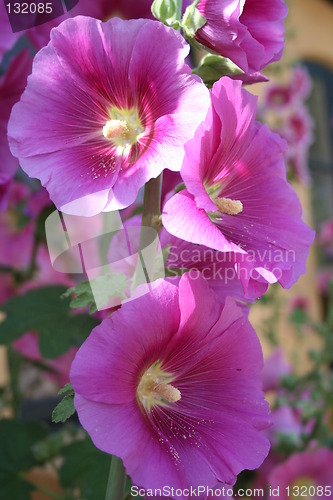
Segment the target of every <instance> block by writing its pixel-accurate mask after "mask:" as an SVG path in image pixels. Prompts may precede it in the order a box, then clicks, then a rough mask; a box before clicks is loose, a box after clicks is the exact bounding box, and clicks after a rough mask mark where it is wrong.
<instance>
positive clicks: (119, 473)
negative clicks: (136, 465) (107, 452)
mask: <svg viewBox="0 0 333 500" xmlns="http://www.w3.org/2000/svg"><path fill="white" fill-rule="evenodd" d="M125 484H126V470H125V467H124V465H123V462H122V460H121V459H120V458H118V457H116V456H112V458H111V465H110V472H109V478H108V484H107V487H106V494H105V500H115V498H117V499H118V498H119V500H122V499H123V498H124V493H125Z"/></svg>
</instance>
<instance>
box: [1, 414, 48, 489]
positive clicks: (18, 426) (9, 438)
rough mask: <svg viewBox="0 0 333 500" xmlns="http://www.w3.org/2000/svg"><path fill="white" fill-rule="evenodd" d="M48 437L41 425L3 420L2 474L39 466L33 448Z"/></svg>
mask: <svg viewBox="0 0 333 500" xmlns="http://www.w3.org/2000/svg"><path fill="white" fill-rule="evenodd" d="M46 435H47V431H46V429H45V427H44V426H42V425H40V424H35V423H33V424H32V423H29V424H22V423H19V422H17V421H15V420H1V421H0V443H1V446H0V471H1V474H5V473H7V472H11V473H20V472H23V471H27V470H29V469H31V467H33V466H34V465H37V464H38V461H37V460H36V457H35V455H34V451H33V446H34V445H35V443H37V442H38V441H40V440H42V439H44V438H45V436H46ZM1 489H2V488H1ZM11 498H13V496H11Z"/></svg>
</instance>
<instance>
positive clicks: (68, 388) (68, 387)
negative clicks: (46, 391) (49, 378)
mask: <svg viewBox="0 0 333 500" xmlns="http://www.w3.org/2000/svg"><path fill="white" fill-rule="evenodd" d="M67 394H74V389H73V386H72V384H70V383H69V382H68V383H67V384H65V385H64V387H62V388H61V389H60V390H59V391H58V396H63V395H67Z"/></svg>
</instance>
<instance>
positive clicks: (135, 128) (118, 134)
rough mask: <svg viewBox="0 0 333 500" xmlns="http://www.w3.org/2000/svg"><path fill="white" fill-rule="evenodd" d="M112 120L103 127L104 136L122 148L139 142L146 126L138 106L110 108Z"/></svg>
mask: <svg viewBox="0 0 333 500" xmlns="http://www.w3.org/2000/svg"><path fill="white" fill-rule="evenodd" d="M109 117H110V120H108V121H107V122H106V124H105V125H104V127H103V136H104V137H105V138H106V139H110V140H111V141H112V142H113V144H114V145H115V146H117V147H120V148H122V149H124V148H130V147H131V146H133V144H135V143H137V142H138V140H139V139H140V136H141V134H142V133H143V132H144V127H143V125H142V123H141V120H140V118H139V115H138V110H137V109H136V108H130V109H125V108H123V109H119V108H115V107H113V108H111V109H110V110H109Z"/></svg>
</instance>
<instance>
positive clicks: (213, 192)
mask: <svg viewBox="0 0 333 500" xmlns="http://www.w3.org/2000/svg"><path fill="white" fill-rule="evenodd" d="M205 189H206V192H207V194H208V196H209V197H210V199H211V200H212V202H213V203H214V204H215V205H216V206H217V208H218V210H219V212H220V213H221V214H226V215H237V214H240V213H242V212H243V203H242V202H241V201H240V200H232V199H231V198H223V197H222V196H220V194H221V192H222V186H220V185H219V184H214V185H212V186H209V187H208V186H206V185H205Z"/></svg>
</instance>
